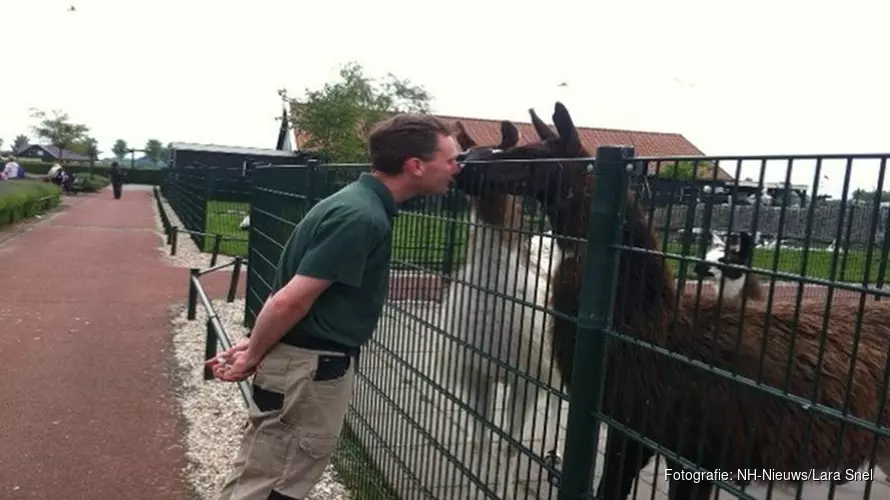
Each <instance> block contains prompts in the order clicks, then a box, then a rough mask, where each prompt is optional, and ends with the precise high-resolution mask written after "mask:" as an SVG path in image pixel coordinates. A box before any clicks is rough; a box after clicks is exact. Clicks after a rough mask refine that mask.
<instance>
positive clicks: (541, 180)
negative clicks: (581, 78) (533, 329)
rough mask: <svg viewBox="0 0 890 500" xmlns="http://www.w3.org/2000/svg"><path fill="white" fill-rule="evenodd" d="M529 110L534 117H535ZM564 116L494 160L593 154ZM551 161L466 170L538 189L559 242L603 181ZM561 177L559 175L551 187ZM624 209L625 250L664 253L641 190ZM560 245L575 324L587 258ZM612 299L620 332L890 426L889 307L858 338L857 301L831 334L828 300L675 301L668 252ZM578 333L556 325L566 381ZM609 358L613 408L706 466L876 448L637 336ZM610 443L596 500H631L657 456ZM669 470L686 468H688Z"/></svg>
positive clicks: (802, 465) (625, 442)
mask: <svg viewBox="0 0 890 500" xmlns="http://www.w3.org/2000/svg"><path fill="white" fill-rule="evenodd" d="M531 114H532V119H533V122H534V121H535V120H536V119H537V116H536V115H535V114H534V113H533V112H532V113H531ZM553 120H554V124H555V125H556V129H557V130H558V132H559V134H558V136H556V135H555V134H552V132H550V135H543V137H542V139H543V140H542V141H541V142H539V143H535V144H529V145H524V146H519V147H515V148H511V149H509V150H506V151H503V152H499V153H493V154H491V155H489V157H488V158H486V159H487V160H490V161H497V160H521V159H543V158H549V159H551V160H552V159H554V158H572V157H590V156H591V155H590V154H589V152H587V151H585V150H584V148H583V147H582V146H581V143H580V140H579V139H578V135H577V131H576V130H575V127H574V124H573V123H572V121H571V118H570V117H569V114H568V111H567V110H566V109H565V107H564V106H563V105H562V104H560V103H557V105H556V110H555V112H554V116H553ZM537 121H538V122H540V120H539V119H537ZM542 127H543V128H544V129H546V128H547V127H546V126H545V125H543V123H536V128H537V129H538V130H539V131H540V130H541V128H542ZM552 163H553V162H551V165H549V166H545V165H542V164H540V163H531V162H510V163H500V164H494V165H480V166H478V167H475V168H473V169H465V170H464V171H463V172H462V173H461V176H465V177H467V179H466V180H464V181H463V184H464V185H466V186H469V188H470V189H476V190H479V191H480V192H482V191H484V189H491V188H493V187H498V188H500V189H502V190H504V191H507V192H511V193H512V194H526V195H533V196H535V197H537V198H538V199H539V200H540V201H541V202H542V204H543V205H544V206H545V207H546V210H547V212H548V214H549V216H550V219H551V225H552V226H553V228H554V232H555V233H556V234H558V235H561V236H567V237H578V238H585V237H586V235H587V221H586V219H587V214H588V212H589V208H590V203H591V199H592V195H593V193H594V190H595V178H594V176H588V175H586V169H585V164H583V163H581V164H570V163H568V162H566V161H563V162H559V163H558V164H557V165H552ZM554 170H555V171H557V174H558V177H560V178H561V179H560V180H556V181H554V180H553V177H554V176H553V175H551V174H550V173H551V172H553V171H554ZM483 188H484V189H483ZM625 205H626V206H625V216H624V217H625V220H624V225H623V228H622V231H621V240H622V244H623V245H627V246H632V247H638V248H643V249H648V250H657V249H658V248H659V245H658V244H657V240H656V238H655V235H654V234H653V232H652V230H651V229H650V227H649V225H648V224H647V221H646V219H645V217H644V214H643V212H642V210H641V208H640V206H639V205H638V204H637V203H636V200H635V198H634V196H633V195H632V194H631V193H628V195H627V202H626V204H625ZM559 241H561V242H563V243H564V245H565V246H564V247H563V248H562V250H563V251H564V258H563V261H562V263H561V265H560V267H559V269H558V271H557V273H556V275H555V276H554V278H553V287H554V290H553V296H552V301H553V306H554V307H555V308H556V309H557V310H559V311H561V312H563V313H566V314H567V315H569V316H577V313H578V298H579V297H578V294H579V290H580V286H581V279H582V276H583V274H582V271H583V269H584V262H583V256H584V254H583V252H581V251H579V250H580V249H579V248H573V245H571V244H569V243H567V242H566V240H559ZM615 293H616V295H615V302H614V311H613V318H612V322H613V325H612V326H613V328H614V329H615V330H617V331H618V332H620V333H621V334H623V335H626V336H629V337H632V338H634V339H636V340H639V341H643V342H650V343H652V344H654V345H656V346H657V347H659V348H663V349H666V350H669V351H672V352H674V353H678V354H679V355H680V356H682V357H686V358H691V359H693V360H698V361H700V362H702V363H705V364H709V365H712V366H713V367H715V368H719V369H722V370H726V371H728V372H735V373H738V374H741V375H743V376H745V377H747V378H750V379H753V380H755V381H759V382H761V383H763V384H765V385H768V386H773V387H778V388H780V389H781V388H786V387H787V391H788V392H789V393H791V394H795V395H797V396H799V397H802V398H805V399H807V400H811V401H813V402H815V403H817V404H819V405H824V406H826V407H829V408H832V409H836V410H839V411H843V410H844V409H845V410H846V411H845V413H846V414H847V415H849V416H852V417H857V418H861V419H864V420H866V421H870V422H877V423H880V424H881V425H883V426H888V425H890V405H887V404H885V401H882V400H881V394H882V392H883V388H884V383H885V381H884V370H885V365H886V362H887V354H886V351H887V348H888V341H890V323H888V321H890V309H888V306H887V305H886V304H887V302H886V301H881V302H869V303H868V304H867V305H865V306H864V307H865V314H864V315H863V317H862V328H861V332H860V333H859V338H858V343H857V342H856V337H857V332H856V323H857V318H858V316H859V315H858V310H859V307H857V306H856V305H854V304H846V303H837V304H834V305H832V307H831V316H830V317H829V319H828V322H827V325H825V327H827V328H825V330H826V332H827V334H826V335H824V336H823V333H822V331H823V316H824V310H825V304H824V303H816V302H813V303H805V304H804V305H803V306H802V307H801V308H800V310H799V311H798V310H795V309H796V308H795V306H794V305H793V304H790V303H788V304H782V303H779V304H774V305H773V309H772V314H771V315H770V316H767V315H766V304H765V303H763V302H760V303H758V302H751V303H748V304H747V305H746V306H745V307H737V306H734V305H733V304H727V303H725V302H720V301H717V300H716V299H715V298H713V297H709V296H702V297H700V298H699V299H694V298H692V297H688V296H686V295H683V294H679V295H678V294H677V292H676V290H675V289H674V278H673V276H672V275H671V272H670V270H669V268H668V267H667V266H665V265H664V264H663V261H662V259H661V258H660V257H659V256H658V255H653V254H647V253H640V252H632V251H622V252H621V253H620V258H619V264H618V280H617V289H616V290H615ZM575 330H576V325H575V324H574V323H573V322H571V321H565V320H559V319H557V320H556V321H555V324H554V334H553V350H554V351H555V353H556V354H557V361H558V366H559V368H560V371H561V372H562V374H563V377H564V378H566V379H569V374H571V373H572V361H573V359H572V356H573V354H574V345H575ZM764 332H766V333H764ZM823 337H824V338H823ZM823 343H824V344H825V346H824V351H823V350H822V347H821V345H822V344H823ZM820 352H822V353H823V354H822V355H820ZM789 361H790V363H789ZM606 362H607V367H606V382H605V386H604V388H605V390H604V398H603V406H602V411H603V413H604V414H606V415H608V416H609V417H611V418H613V419H615V420H617V421H618V422H620V423H622V424H624V425H626V426H628V427H630V428H631V429H633V430H635V431H637V432H640V433H642V434H643V435H644V436H646V437H648V438H650V439H652V440H654V441H656V442H658V443H660V444H661V445H663V446H665V447H666V448H667V449H669V450H671V451H673V452H675V453H678V454H679V455H681V456H683V457H685V458H687V459H689V460H690V461H692V462H694V463H698V464H700V466H701V467H702V468H704V469H708V470H716V469H721V470H724V471H736V470H737V469H746V468H747V469H754V468H756V469H758V470H760V469H763V468H767V469H773V470H779V471H793V470H805V471H808V470H811V469H813V470H816V471H844V470H845V469H847V468H854V469H855V468H858V467H859V466H860V465H861V464H862V463H863V461H864V460H865V459H866V458H867V457H868V456H869V454H870V451H871V445H872V444H873V443H874V441H875V436H874V434H873V433H871V432H869V431H867V430H863V429H860V428H859V427H857V426H854V425H850V424H845V423H843V422H841V421H840V420H838V419H836V418H833V417H826V416H823V415H821V414H819V413H816V412H814V411H812V407H811V406H810V405H803V406H802V405H800V404H797V403H791V402H786V401H784V400H783V399H780V398H779V397H777V396H773V395H769V394H767V393H765V392H764V391H763V390H762V389H757V388H754V389H752V388H748V387H747V386H743V385H740V384H738V383H731V382H730V381H728V380H726V379H725V378H724V377H720V376H717V375H716V374H714V373H713V372H712V371H711V370H709V369H707V368H699V367H692V366H689V365H688V364H687V363H683V362H681V361H679V360H675V359H673V358H671V357H668V356H665V355H663V354H658V353H655V352H653V351H652V350H651V349H647V348H644V347H640V346H637V345H634V344H631V343H629V342H626V341H622V340H613V339H609V342H608V347H607V360H606ZM789 365H790V366H789ZM851 365H852V367H853V368H852V377H850V376H849V374H850V370H851ZM786 378H787V385H786ZM567 382H568V383H571V381H570V380H567ZM572 387H573V389H572V390H577V389H578V388H577V387H576V386H572ZM814 391H815V394H813V392H814ZM848 393H849V397H847V396H846V395H847V394H848ZM608 441H609V443H608V446H607V452H606V453H607V456H606V464H605V466H606V468H607V472H606V473H605V474H604V475H603V481H602V482H601V484H600V487H599V491H598V495H599V496H598V498H604V499H615V498H625V497H627V495H628V494H629V493H630V491H631V487H632V485H633V479H634V477H635V476H636V475H637V473H638V472H639V471H640V469H642V468H643V467H644V466H645V464H646V463H647V461H648V460H649V459H650V458H651V457H652V455H653V451H652V450H650V449H647V448H644V447H643V446H640V445H638V444H636V442H635V441H633V440H630V439H626V438H624V437H623V435H622V433H621V432H619V431H618V430H614V429H613V430H611V431H610V432H609V439H608ZM877 454H878V465H879V466H880V467H881V468H882V469H883V470H887V469H886V467H885V465H886V464H887V463H888V460H887V459H888V457H890V455H888V443H887V440H886V439H883V438H882V439H880V440H878V443H877ZM668 467H670V468H673V469H680V468H682V467H681V466H680V465H679V464H677V463H669V465H668ZM619 471H620V473H619ZM671 489H672V495H673V496H674V498H677V499H707V498H709V495H710V494H711V490H712V486H711V485H710V484H708V483H701V484H695V483H693V482H683V481H677V482H673V483H672V484H671Z"/></svg>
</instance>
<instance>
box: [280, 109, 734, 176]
mask: <svg viewBox="0 0 890 500" xmlns="http://www.w3.org/2000/svg"><path fill="white" fill-rule="evenodd" d="M434 116H436V117H438V118H440V119H442V120H443V121H445V122H446V123H448V124H451V125H453V124H454V123H455V122H457V121H460V122H461V123H463V124H464V127H466V129H467V133H469V134H470V136H471V137H472V138H473V139H474V140H476V142H477V143H479V144H497V143H498V142H500V140H501V121H500V120H489V119H483V118H467V117H462V116H450V115H434ZM513 123H514V124H515V125H516V127H517V128H518V129H519V143H520V144H527V143H530V142H534V141H537V140H538V134H537V133H536V132H535V129H534V126H532V124H531V122H518V121H514V122H513ZM577 129H578V134H579V135H580V136H581V143H582V144H584V147H585V148H586V149H587V150H588V151H590V152H591V154H592V153H593V152H594V151H596V148H597V147H598V146H605V145H624V146H633V147H634V150H635V153H636V154H637V155H638V156H705V154H704V153H703V152H702V151H701V150H700V149H698V148H697V147H696V146H695V145H694V144H692V143H691V142H689V140H688V139H686V138H685V137H683V135H682V134H676V133H669V132H646V131H640V130H621V129H608V128H591V127H577ZM295 136H296V137H295V139H296V144H305V141H306V137H305V135H304V134H302V133H295ZM664 166H665V164H662V167H661V168H662V169H663V168H664ZM655 168H656V165H655V163H654V162H652V163H650V165H649V170H650V173H655ZM703 170H704V169H703ZM702 174H705V172H702ZM708 177H709V176H708ZM717 177H718V178H719V179H732V176H730V175H729V174H728V173H727V172H725V171H724V170H723V169H720V170H719V172H718V174H717Z"/></svg>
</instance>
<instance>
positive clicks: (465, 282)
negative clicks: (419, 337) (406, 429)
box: [439, 121, 561, 470]
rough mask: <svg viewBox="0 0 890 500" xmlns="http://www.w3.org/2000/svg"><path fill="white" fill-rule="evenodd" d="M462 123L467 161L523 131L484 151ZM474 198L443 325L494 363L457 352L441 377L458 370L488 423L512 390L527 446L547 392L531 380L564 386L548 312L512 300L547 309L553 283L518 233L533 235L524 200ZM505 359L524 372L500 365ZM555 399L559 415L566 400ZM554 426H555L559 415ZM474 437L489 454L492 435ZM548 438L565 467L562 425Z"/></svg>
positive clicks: (511, 403)
mask: <svg viewBox="0 0 890 500" xmlns="http://www.w3.org/2000/svg"><path fill="white" fill-rule="evenodd" d="M455 125H456V127H457V129H458V133H457V135H456V139H457V142H458V143H459V144H460V146H461V148H463V150H464V153H463V154H462V156H464V157H471V156H472V155H473V154H474V153H475V152H476V151H478V150H493V149H494V148H497V149H496V150H500V149H506V148H509V147H512V146H514V145H515V144H516V143H517V142H518V141H519V131H518V129H517V128H516V126H515V125H513V123H511V122H509V121H504V122H501V134H502V139H501V143H500V144H499V145H497V146H494V147H482V146H478V145H477V144H476V141H475V140H473V139H472V138H471V137H470V136H469V135H468V134H467V131H466V130H465V129H464V127H463V124H461V123H460V122H457V123H456V124H455ZM467 199H468V202H469V205H470V223H471V224H470V228H469V230H468V234H467V241H466V255H465V259H464V262H463V263H462V265H461V267H460V268H459V269H458V270H457V271H456V273H455V276H454V277H455V279H456V280H458V281H459V282H455V283H452V284H451V285H450V286H449V288H448V293H447V296H446V298H445V300H444V302H443V304H442V309H441V311H442V314H443V316H442V320H443V321H442V327H443V329H444V330H445V331H446V332H448V333H450V334H453V335H454V336H455V337H457V338H458V339H459V340H461V341H463V342H466V343H467V344H469V346H470V347H469V348H471V349H477V350H479V351H482V352H484V353H487V354H488V355H490V356H492V357H493V358H494V360H489V359H486V358H484V357H482V355H480V354H478V353H473V352H467V349H466V348H459V347H457V346H455V347H451V346H449V347H447V348H445V349H443V350H442V351H441V353H440V356H439V360H440V363H441V364H440V366H441V370H440V373H441V374H442V375H443V376H444V377H448V375H447V374H448V373H450V372H454V371H456V373H452V377H453V378H456V382H457V385H458V386H459V388H460V389H462V390H463V391H465V392H466V393H467V394H468V396H469V404H470V406H471V407H472V408H473V409H474V410H475V411H476V412H478V413H479V414H480V415H482V417H483V418H485V419H486V420H492V416H493V414H494V401H493V399H494V396H495V389H496V386H497V384H498V383H499V382H501V383H504V384H505V385H506V386H507V387H508V388H509V391H508V392H507V394H506V401H505V405H504V407H505V408H506V411H505V413H506V414H507V415H509V425H510V428H509V429H507V433H508V434H509V435H512V436H513V437H514V438H515V439H517V441H519V442H522V431H523V428H524V426H525V423H526V421H528V417H529V416H531V415H532V414H533V413H534V411H535V408H536V406H537V403H538V400H539V398H540V397H545V391H543V390H539V389H538V388H537V387H534V386H533V385H532V384H530V383H529V382H528V381H526V380H525V379H524V377H525V376H528V377H531V378H533V379H537V380H540V381H541V382H542V383H543V384H545V385H550V386H552V387H554V388H555V389H556V390H560V389H561V381H560V378H559V371H558V370H557V369H556V368H555V367H554V366H553V362H552V356H551V354H550V349H549V345H550V342H549V341H548V340H547V339H546V338H545V335H546V333H545V332H546V331H548V329H547V328H546V323H545V322H546V321H547V317H546V313H545V312H543V311H540V310H536V309H534V308H532V307H528V306H526V305H524V304H522V303H516V302H514V301H513V300H511V299H518V300H519V301H525V302H528V303H531V304H534V305H537V306H538V307H544V306H545V305H546V297H547V291H548V288H549V287H548V283H549V277H548V276H547V274H546V273H541V272H540V271H539V269H538V267H539V266H538V263H537V262H536V261H535V260H534V259H533V258H532V256H531V255H530V253H531V252H530V242H529V237H528V235H527V234H524V233H521V232H518V231H517V230H526V231H527V230H528V229H529V227H528V224H527V223H524V218H523V197H520V196H514V195H510V194H506V193H501V194H497V195H494V196H485V197H480V196H467ZM505 229H506V230H505ZM493 293H494V294H500V295H503V297H500V296H496V295H493ZM498 361H499V362H501V363H504V364H506V365H508V366H510V367H512V368H514V369H515V370H517V371H519V374H513V373H510V372H508V371H507V370H506V369H504V368H501V367H499V366H498ZM455 367H456V369H455ZM548 399H549V401H550V402H551V407H550V408H551V410H552V411H553V413H554V414H556V410H557V406H558V405H559V399H558V398H557V397H555V396H549V397H548ZM550 420H552V421H553V422H555V417H554V418H552V419H550ZM473 431H474V432H473V440H474V442H475V444H476V448H477V449H478V450H480V451H481V452H482V453H483V454H486V453H488V451H487V448H488V443H489V439H488V438H487V436H489V432H484V429H483V427H482V425H481V422H480V423H479V424H477V425H473ZM548 434H549V438H548V439H551V440H553V442H554V445H553V446H554V448H553V449H552V450H551V451H550V452H549V454H550V456H549V459H550V460H553V461H558V460H559V458H558V457H559V454H558V452H556V450H555V448H556V445H555V439H556V425H555V423H554V424H553V426H552V432H550V433H548ZM507 455H508V457H509V458H510V459H511V461H512V464H511V465H516V463H517V462H515V461H513V459H514V458H515V457H516V455H517V452H516V448H515V447H513V446H509V447H508V452H507ZM508 470H509V469H508Z"/></svg>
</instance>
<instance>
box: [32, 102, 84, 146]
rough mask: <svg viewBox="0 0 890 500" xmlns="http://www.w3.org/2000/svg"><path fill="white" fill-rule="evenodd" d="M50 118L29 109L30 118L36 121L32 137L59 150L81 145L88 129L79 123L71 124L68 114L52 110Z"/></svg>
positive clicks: (39, 111) (36, 110)
mask: <svg viewBox="0 0 890 500" xmlns="http://www.w3.org/2000/svg"><path fill="white" fill-rule="evenodd" d="M52 114H53V116H52V117H50V116H48V115H47V113H46V112H44V111H41V110H38V109H31V117H32V118H34V119H36V120H38V125H36V126H33V127H32V129H33V131H34V135H35V136H37V138H38V139H43V140H44V141H46V142H48V143H50V144H52V145H53V146H55V147H57V148H59V150H60V151H61V150H63V149H68V148H70V147H71V146H72V145H74V144H78V143H83V141H85V140H86V139H87V133H88V132H89V131H90V129H89V127H87V126H86V125H83V124H80V123H72V122H71V119H70V118H69V117H68V113H64V112H62V111H58V110H53V111H52Z"/></svg>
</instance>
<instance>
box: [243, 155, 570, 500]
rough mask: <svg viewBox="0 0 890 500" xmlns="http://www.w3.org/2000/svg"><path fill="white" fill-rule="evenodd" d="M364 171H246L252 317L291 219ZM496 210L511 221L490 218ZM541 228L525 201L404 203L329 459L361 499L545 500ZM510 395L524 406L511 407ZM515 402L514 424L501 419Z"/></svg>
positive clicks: (552, 436) (550, 462) (551, 390)
mask: <svg viewBox="0 0 890 500" xmlns="http://www.w3.org/2000/svg"><path fill="white" fill-rule="evenodd" d="M367 169H368V166H367V165H333V164H310V165H308V166H293V167H280V166H269V167H259V168H257V169H255V170H254V172H253V178H252V181H253V187H254V192H253V199H252V207H251V229H250V231H251V235H250V242H251V243H250V244H251V248H250V255H249V260H250V262H251V265H250V269H249V275H248V290H247V311H246V316H247V317H248V318H250V319H249V321H248V323H249V324H250V323H251V322H252V320H253V319H254V318H255V317H256V314H257V313H258V312H259V309H260V308H261V306H262V303H263V301H264V300H265V299H266V297H268V295H269V294H270V292H271V286H272V283H273V280H274V275H275V269H276V266H277V264H278V259H279V257H280V255H281V252H282V250H283V247H284V245H285V243H286V241H287V239H288V238H289V237H290V234H291V232H292V231H293V229H294V227H295V226H296V224H297V223H298V222H299V221H300V219H301V218H302V217H303V216H304V215H305V213H306V211H307V210H308V209H309V208H310V207H311V206H312V205H313V204H314V203H316V202H317V201H318V200H320V199H322V198H324V197H326V196H328V195H330V194H332V193H333V192H335V191H336V190H338V189H340V188H342V187H343V186H345V185H346V184H348V183H349V182H351V181H353V180H355V179H356V178H357V177H358V176H359V174H360V173H361V172H363V171H367ZM505 217H508V218H509V220H510V221H511V224H512V226H511V228H508V229H505V228H503V227H500V226H499V225H498V224H499V221H501V222H503V221H504V220H506V219H504V218H505ZM542 227H543V228H546V221H545V220H544V218H543V216H542V215H541V214H540V212H539V210H537V206H536V204H535V203H534V202H533V201H529V200H523V199H521V198H513V197H509V199H507V198H505V199H502V200H500V203H499V204H498V203H495V204H491V203H489V204H481V205H480V204H479V203H474V202H473V201H472V200H469V199H467V197H465V196H464V195H462V194H460V193H458V192H455V191H451V192H449V193H448V194H446V195H443V196H428V197H421V198H417V199H414V200H411V201H410V202H408V203H405V204H403V205H402V206H401V211H400V213H399V215H398V216H397V217H396V218H395V220H394V223H393V229H392V232H393V235H392V238H393V256H392V266H391V268H392V271H391V277H390V282H389V292H388V293H389V296H388V300H387V302H386V305H385V308H384V312H383V316H382V318H381V320H380V322H379V324H378V328H377V331H376V333H375V336H374V340H373V341H372V342H371V343H370V344H369V345H368V346H367V347H366V348H365V349H364V350H363V351H362V355H361V358H360V362H359V367H358V372H357V386H356V390H355V396H354V400H353V402H352V405H351V408H350V411H349V415H348V417H347V432H346V434H345V439H344V440H343V444H341V451H340V452H339V453H338V458H337V461H338V463H341V464H343V465H342V467H340V468H339V469H338V470H340V473H341V474H345V475H346V476H348V477H346V480H347V481H348V482H349V483H350V486H351V487H352V488H353V489H358V490H361V491H360V492H358V493H357V494H358V495H359V496H360V497H361V498H390V497H393V498H396V497H400V498H415V497H419V498H460V499H468V498H504V497H506V496H509V493H510V492H512V493H513V495H527V494H532V495H533V496H536V497H540V498H550V497H552V498H555V488H554V486H553V485H551V484H550V483H549V482H548V478H549V477H551V476H552V477H555V475H557V474H558V463H557V462H556V461H555V459H554V458H553V457H552V454H551V451H552V450H554V449H559V448H560V447H561V444H560V443H561V439H562V438H561V437H560V436H559V435H558V433H559V432H561V429H562V426H561V425H560V423H559V418H560V417H562V418H563V419H564V418H565V394H564V393H563V391H562V389H561V386H560V385H559V381H558V378H554V376H553V374H554V373H555V371H554V368H553V367H552V366H551V363H550V362H549V359H547V358H546V357H544V353H546V351H547V349H546V347H547V346H546V344H547V342H546V338H545V336H544V335H543V333H542V332H543V330H538V328H541V329H543V328H546V326H545V324H544V322H545V321H548V319H547V318H548V315H547V307H546V304H545V302H546V300H545V298H546V294H547V279H546V278H544V279H540V278H541V275H542V272H541V271H540V270H539V269H538V268H539V267H542V268H544V267H547V266H550V264H551V263H550V261H551V260H552V258H553V257H552V256H550V254H549V253H548V252H549V249H550V248H551V244H552V241H551V240H550V238H549V236H547V235H544V236H543V237H542V236H540V233H541V229H542ZM492 242H500V243H499V244H497V245H495V246H494V247H492ZM470 249H473V250H472V251H470ZM468 252H469V254H470V257H467V254H468ZM499 263H500V264H504V265H505V266H506V267H503V268H501V267H500V265H497V264H499ZM483 323H484V324H483ZM495 344H496V345H495ZM550 379H553V380H550ZM505 383H506V384H507V385H506V387H505ZM507 387H515V388H516V390H515V391H511V390H509V389H508V388H507ZM514 392H515V394H517V395H518V396H519V397H518V398H517V399H520V400H523V399H527V400H528V403H527V404H524V405H521V404H517V405H516V409H514V408H513V405H511V403H510V400H509V399H508V398H509V397H510V396H511V395H512V394H513V393H514ZM520 409H524V410H525V413H524V414H525V415H526V416H527V418H526V419H525V421H524V422H520V421H519V420H515V419H511V416H512V415H520V414H522V412H521V411H520ZM511 420H515V421H513V422H512V428H511ZM546 424H550V426H549V427H548V425H546ZM521 425H522V426H524V429H523V428H520V426H521ZM523 431H524V432H523ZM358 464H361V465H358ZM344 469H345V471H346V472H344Z"/></svg>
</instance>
